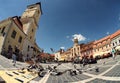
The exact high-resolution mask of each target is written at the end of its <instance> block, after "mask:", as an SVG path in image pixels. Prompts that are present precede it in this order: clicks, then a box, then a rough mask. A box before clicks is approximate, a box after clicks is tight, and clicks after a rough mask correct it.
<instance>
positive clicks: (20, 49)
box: [0, 3, 42, 58]
mask: <svg viewBox="0 0 120 83" xmlns="http://www.w3.org/2000/svg"><path fill="white" fill-rule="evenodd" d="M41 14H42V11H41V3H36V4H32V5H29V6H27V9H26V10H25V12H24V13H23V15H22V16H21V17H18V16H14V17H10V18H8V19H5V20H3V21H1V22H0V52H1V53H2V54H5V55H6V56H7V57H9V58H11V54H12V53H13V52H16V53H21V54H22V55H24V56H26V55H29V56H30V57H32V56H33V55H37V54H39V52H40V48H39V47H38V45H37V44H36V41H35V33H36V30H37V27H38V22H39V18H40V16H41ZM22 55H19V56H22Z"/></svg>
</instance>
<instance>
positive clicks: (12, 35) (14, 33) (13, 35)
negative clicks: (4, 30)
mask: <svg viewBox="0 0 120 83" xmlns="http://www.w3.org/2000/svg"><path fill="white" fill-rule="evenodd" d="M16 34H17V32H16V31H15V30H13V32H12V34H11V37H12V38H15V36H16Z"/></svg>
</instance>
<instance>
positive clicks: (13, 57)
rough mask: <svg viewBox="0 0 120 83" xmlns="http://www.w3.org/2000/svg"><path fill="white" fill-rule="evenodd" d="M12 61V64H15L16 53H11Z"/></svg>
mask: <svg viewBox="0 0 120 83" xmlns="http://www.w3.org/2000/svg"><path fill="white" fill-rule="evenodd" d="M12 60H13V61H12V62H13V66H15V65H16V54H15V53H13V54H12Z"/></svg>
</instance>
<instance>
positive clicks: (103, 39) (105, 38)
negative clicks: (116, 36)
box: [94, 35, 110, 44]
mask: <svg viewBox="0 0 120 83" xmlns="http://www.w3.org/2000/svg"><path fill="white" fill-rule="evenodd" d="M109 38H110V35H108V36H106V37H103V38H101V39H99V40H97V41H95V42H94V44H97V43H100V42H103V41H105V40H108V39H109Z"/></svg>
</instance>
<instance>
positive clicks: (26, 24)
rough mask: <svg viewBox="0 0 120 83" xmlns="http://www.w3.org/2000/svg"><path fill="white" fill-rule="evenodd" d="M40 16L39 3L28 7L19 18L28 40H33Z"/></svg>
mask: <svg viewBox="0 0 120 83" xmlns="http://www.w3.org/2000/svg"><path fill="white" fill-rule="evenodd" d="M41 15H42V10H41V3H40V2H39V3H36V4H32V5H28V6H27V9H26V10H25V11H24V13H23V14H22V16H21V22H22V24H23V31H24V33H25V34H26V35H27V36H28V39H29V40H31V41H33V42H34V40H35V33H36V29H37V27H38V23H39V19H40V16H41Z"/></svg>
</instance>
